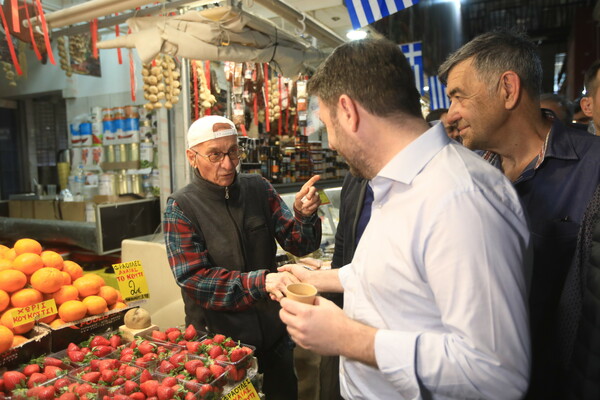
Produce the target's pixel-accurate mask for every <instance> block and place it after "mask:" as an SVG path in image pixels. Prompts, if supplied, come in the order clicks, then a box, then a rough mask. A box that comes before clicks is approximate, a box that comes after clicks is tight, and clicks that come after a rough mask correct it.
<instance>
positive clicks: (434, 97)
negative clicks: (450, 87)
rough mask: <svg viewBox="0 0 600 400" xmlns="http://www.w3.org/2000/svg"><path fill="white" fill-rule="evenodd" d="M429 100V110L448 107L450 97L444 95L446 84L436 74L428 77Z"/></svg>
mask: <svg viewBox="0 0 600 400" xmlns="http://www.w3.org/2000/svg"><path fill="white" fill-rule="evenodd" d="M429 101H430V106H429V109H430V110H437V109H438V108H450V99H448V96H446V86H445V85H444V84H443V83H442V82H441V81H440V79H439V78H438V77H437V76H430V77H429Z"/></svg>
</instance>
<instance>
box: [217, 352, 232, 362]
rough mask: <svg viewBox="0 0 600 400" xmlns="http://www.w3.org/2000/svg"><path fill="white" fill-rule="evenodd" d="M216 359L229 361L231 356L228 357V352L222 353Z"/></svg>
mask: <svg viewBox="0 0 600 400" xmlns="http://www.w3.org/2000/svg"><path fill="white" fill-rule="evenodd" d="M215 361H221V362H223V361H224V362H229V357H227V355H226V354H221V355H220V356H217V358H215Z"/></svg>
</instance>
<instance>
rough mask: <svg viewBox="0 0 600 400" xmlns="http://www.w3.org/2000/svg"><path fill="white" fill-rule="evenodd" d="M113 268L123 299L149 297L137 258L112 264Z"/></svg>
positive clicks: (130, 299)
mask: <svg viewBox="0 0 600 400" xmlns="http://www.w3.org/2000/svg"><path fill="white" fill-rule="evenodd" d="M113 268H114V270H115V275H116V277H117V283H118V284H119V290H120V291H121V294H122V295H123V299H124V300H125V301H135V300H142V299H147V298H149V297H150V294H149V293H148V283H147V282H146V276H145V275H144V269H143V268H142V263H141V262H140V261H139V260H136V261H130V262H126V263H121V264H113Z"/></svg>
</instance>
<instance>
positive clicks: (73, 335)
mask: <svg viewBox="0 0 600 400" xmlns="http://www.w3.org/2000/svg"><path fill="white" fill-rule="evenodd" d="M135 307H137V306H133V307H126V308H121V309H119V310H113V311H109V312H107V313H104V314H99V315H93V316H91V317H88V318H84V319H81V320H79V321H75V322H71V323H68V324H65V325H63V326H61V327H59V328H56V329H54V328H50V327H49V326H48V328H49V329H50V331H51V336H52V352H56V351H60V350H63V349H66V348H67V346H68V345H69V343H71V342H73V343H81V342H83V341H84V340H87V339H89V338H90V336H92V335H98V334H103V333H106V332H108V331H112V330H117V329H119V327H120V326H121V325H123V324H124V323H125V321H124V319H125V313H127V311H129V310H131V309H132V308H135ZM46 326H47V325H46Z"/></svg>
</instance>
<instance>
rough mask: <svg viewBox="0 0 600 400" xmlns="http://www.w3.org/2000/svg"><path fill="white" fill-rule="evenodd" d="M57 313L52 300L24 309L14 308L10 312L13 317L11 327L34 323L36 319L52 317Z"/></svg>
mask: <svg viewBox="0 0 600 400" xmlns="http://www.w3.org/2000/svg"><path fill="white" fill-rule="evenodd" d="M57 312H58V311H57V309H56V302H55V301H54V299H50V300H46V301H42V302H41V303H36V304H32V305H30V306H26V307H21V308H15V309H13V310H12V311H11V315H12V317H13V326H19V325H24V324H27V323H29V322H34V321H37V320H38V319H42V318H46V317H48V316H50V315H54V314H56V313H57Z"/></svg>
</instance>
